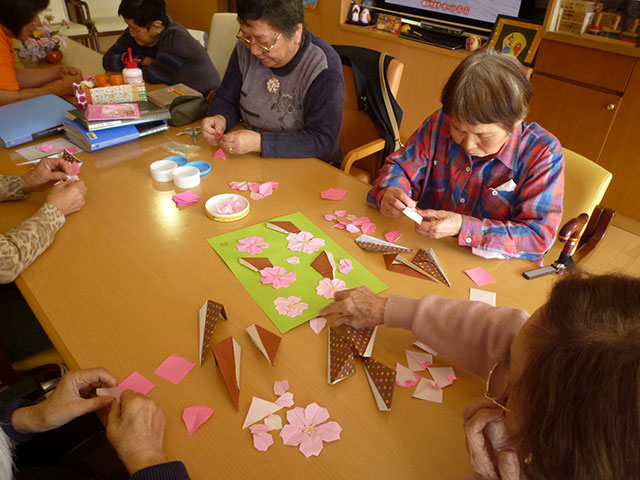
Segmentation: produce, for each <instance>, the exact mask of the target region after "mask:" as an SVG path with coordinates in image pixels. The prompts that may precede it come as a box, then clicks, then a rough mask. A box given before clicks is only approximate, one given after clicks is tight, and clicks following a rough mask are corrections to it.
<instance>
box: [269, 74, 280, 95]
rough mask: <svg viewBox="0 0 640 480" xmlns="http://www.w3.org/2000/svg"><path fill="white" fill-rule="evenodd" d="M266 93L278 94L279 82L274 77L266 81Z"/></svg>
mask: <svg viewBox="0 0 640 480" xmlns="http://www.w3.org/2000/svg"><path fill="white" fill-rule="evenodd" d="M267 91H268V92H269V93H278V92H279V91H280V80H278V79H277V78H276V77H271V78H270V79H269V80H267Z"/></svg>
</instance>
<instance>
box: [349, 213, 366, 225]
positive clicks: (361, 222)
mask: <svg viewBox="0 0 640 480" xmlns="http://www.w3.org/2000/svg"><path fill="white" fill-rule="evenodd" d="M354 216H355V215H354ZM351 222H352V223H353V224H354V225H358V226H360V225H364V224H365V223H371V220H369V217H357V218H354V219H353V220H351Z"/></svg>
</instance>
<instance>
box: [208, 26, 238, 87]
mask: <svg viewBox="0 0 640 480" xmlns="http://www.w3.org/2000/svg"><path fill="white" fill-rule="evenodd" d="M236 33H238V14H237V13H214V14H213V17H212V18H211V28H210V30H209V44H208V45H207V52H209V57H210V58H211V61H212V62H213V66H214V67H216V70H217V71H218V74H219V75H220V78H222V77H224V73H225V72H226V71H227V65H228V63H229V57H231V53H232V52H233V49H234V48H235V46H236V43H237V41H238V40H237V39H236Z"/></svg>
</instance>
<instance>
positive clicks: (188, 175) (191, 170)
mask: <svg viewBox="0 0 640 480" xmlns="http://www.w3.org/2000/svg"><path fill="white" fill-rule="evenodd" d="M172 175H173V184H174V185H175V186H176V187H178V188H192V187H196V186H198V185H200V170H198V169H197V168H196V167H187V166H184V167H178V168H176V169H175V170H174V171H173V172H172Z"/></svg>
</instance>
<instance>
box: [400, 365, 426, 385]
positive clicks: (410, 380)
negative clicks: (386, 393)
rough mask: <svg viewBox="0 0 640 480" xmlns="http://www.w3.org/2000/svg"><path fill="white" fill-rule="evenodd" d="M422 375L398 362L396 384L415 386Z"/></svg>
mask: <svg viewBox="0 0 640 480" xmlns="http://www.w3.org/2000/svg"><path fill="white" fill-rule="evenodd" d="M420 378H421V377H420V375H418V374H417V373H415V372H414V371H412V370H410V369H408V368H407V367H405V366H404V365H402V364H401V363H396V385H398V386H399V387H403V388H409V387H413V386H415V385H416V384H417V383H418V382H419V381H420Z"/></svg>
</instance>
